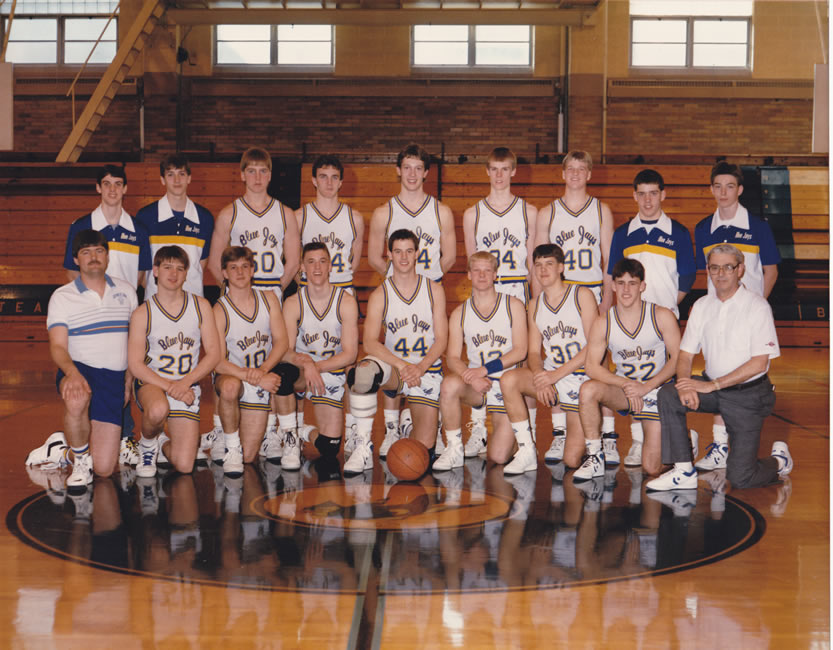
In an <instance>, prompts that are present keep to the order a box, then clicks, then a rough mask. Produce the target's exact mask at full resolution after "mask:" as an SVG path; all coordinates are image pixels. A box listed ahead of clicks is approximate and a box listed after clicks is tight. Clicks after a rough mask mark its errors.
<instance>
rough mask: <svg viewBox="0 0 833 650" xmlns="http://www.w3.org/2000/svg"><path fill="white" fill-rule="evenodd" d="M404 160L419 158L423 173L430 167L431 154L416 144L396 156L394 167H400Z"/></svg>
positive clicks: (410, 145)
mask: <svg viewBox="0 0 833 650" xmlns="http://www.w3.org/2000/svg"><path fill="white" fill-rule="evenodd" d="M405 158H419V159H420V160H421V161H422V164H423V165H425V171H428V170H429V169H430V167H431V154H429V153H428V152H427V151H426V150H425V149H423V148H422V147H420V146H419V145H418V144H409V145H408V146H407V147H405V148H404V149H403V150H402V151H400V152H399V155H398V156H396V166H397V167H402V161H403V160H405Z"/></svg>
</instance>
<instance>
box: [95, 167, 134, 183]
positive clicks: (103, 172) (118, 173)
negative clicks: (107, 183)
mask: <svg viewBox="0 0 833 650" xmlns="http://www.w3.org/2000/svg"><path fill="white" fill-rule="evenodd" d="M105 176H112V177H113V178H120V179H122V180H123V181H124V184H125V185H127V172H125V171H124V167H119V166H118V165H104V167H101V168H99V170H98V172H97V173H96V175H95V184H96V185H101V181H103V180H104V177H105Z"/></svg>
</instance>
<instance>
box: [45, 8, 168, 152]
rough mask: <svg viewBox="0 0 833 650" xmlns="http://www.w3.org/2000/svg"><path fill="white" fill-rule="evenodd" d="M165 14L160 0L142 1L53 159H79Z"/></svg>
mask: <svg viewBox="0 0 833 650" xmlns="http://www.w3.org/2000/svg"><path fill="white" fill-rule="evenodd" d="M164 13H165V4H164V3H163V1H162V0H145V3H144V5H142V9H141V10H140V11H139V14H138V15H137V16H136V18H135V20H134V21H133V24H132V25H131V26H130V31H129V32H128V33H127V36H126V37H125V38H124V40H123V41H122V43H121V45H120V46H119V50H118V52H116V56H115V58H114V59H113V62H112V63H110V66H109V67H108V68H107V71H106V72H105V73H104V76H103V77H102V78H101V81H99V82H98V86H96V89H95V91H94V92H93V94H92V97H90V100H89V101H88V102H87V106H86V107H85V108H84V112H83V113H81V117H80V118H78V121H77V122H76V123H75V125H74V126H73V127H72V133H70V134H69V137H68V138H67V140H66V142H64V146H63V147H62V148H61V151H60V153H58V157H57V158H56V159H55V162H63V163H66V162H77V161H78V158H79V157H80V156H81V153H82V152H83V151H84V147H86V146H87V143H88V142H89V141H90V137H91V136H92V134H93V132H94V131H95V130H96V129H97V128H98V123H99V122H100V121H101V118H102V117H104V114H105V113H106V112H107V109H108V108H109V107H110V102H111V101H113V97H115V96H116V93H117V92H118V91H119V88H120V87H121V85H122V83H123V82H124V79H125V77H127V74H128V73H129V72H130V70H131V68H132V67H133V64H134V63H135V62H136V59H137V58H139V55H140V54H141V53H142V50H144V48H145V45H146V44H147V42H148V41H149V40H150V35H151V34H152V33H153V30H154V29H155V28H156V25H157V24H158V23H159V20H160V19H161V17H162V15H163V14H164Z"/></svg>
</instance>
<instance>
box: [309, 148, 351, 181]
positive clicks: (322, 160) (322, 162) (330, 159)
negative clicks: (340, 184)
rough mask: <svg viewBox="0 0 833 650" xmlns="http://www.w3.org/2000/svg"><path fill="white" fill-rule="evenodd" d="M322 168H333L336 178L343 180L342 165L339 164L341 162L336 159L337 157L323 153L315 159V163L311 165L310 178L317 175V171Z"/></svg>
mask: <svg viewBox="0 0 833 650" xmlns="http://www.w3.org/2000/svg"><path fill="white" fill-rule="evenodd" d="M322 167H335V168H336V169H337V170H338V177H339V178H340V179H342V180H344V165H342V164H341V161H340V160H339V159H338V156H334V155H332V154H329V153H325V154H323V155H321V156H318V158H316V159H315V162H314V163H312V177H313V178H315V176H316V175H317V174H318V170H319V169H321V168H322Z"/></svg>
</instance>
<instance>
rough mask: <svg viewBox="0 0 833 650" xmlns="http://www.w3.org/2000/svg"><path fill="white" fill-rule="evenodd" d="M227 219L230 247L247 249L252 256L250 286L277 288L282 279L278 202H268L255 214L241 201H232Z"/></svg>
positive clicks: (281, 225)
mask: <svg viewBox="0 0 833 650" xmlns="http://www.w3.org/2000/svg"><path fill="white" fill-rule="evenodd" d="M232 205H234V214H233V215H232V217H231V234H230V236H229V240H230V244H231V245H232V246H247V247H248V248H250V249H251V251H252V252H253V253H254V254H255V275H254V278H252V284H253V285H255V286H258V287H280V285H281V277H283V240H284V237H286V214H284V208H283V205H282V204H281V202H280V201H276V200H275V199H270V201H269V205H267V206H266V209H265V210H263V212H257V211H255V210H254V209H253V208H252V207H251V206H250V205H249V204H248V203H246V201H244V200H243V198H242V197H241V198H239V199H235V201H234V203H233V204H232Z"/></svg>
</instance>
